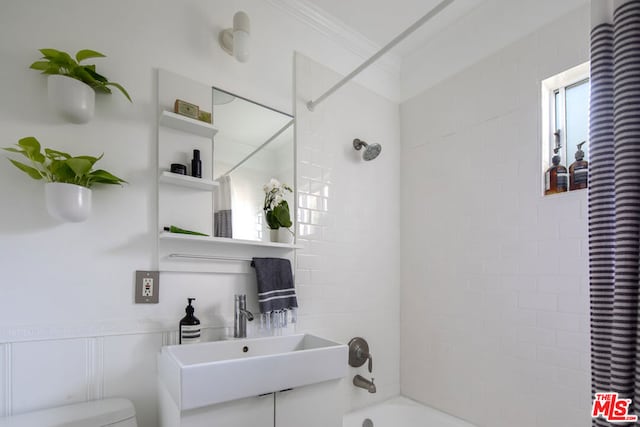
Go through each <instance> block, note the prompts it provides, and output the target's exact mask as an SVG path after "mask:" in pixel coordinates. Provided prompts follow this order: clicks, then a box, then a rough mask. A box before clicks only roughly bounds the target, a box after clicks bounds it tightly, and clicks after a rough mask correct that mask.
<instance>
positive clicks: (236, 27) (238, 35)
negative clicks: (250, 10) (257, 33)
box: [218, 11, 251, 62]
mask: <svg viewBox="0 0 640 427" xmlns="http://www.w3.org/2000/svg"><path fill="white" fill-rule="evenodd" d="M250 32H251V25H250V23H249V15H247V14H246V13H244V12H242V11H240V12H236V14H235V15H233V28H227V29H226V30H222V31H220V35H219V37H218V41H219V42H220V47H221V48H222V49H223V50H224V51H225V52H227V53H228V54H229V55H231V56H233V57H235V58H236V59H237V60H238V61H240V62H247V61H248V60H249V40H250V37H249V33H250Z"/></svg>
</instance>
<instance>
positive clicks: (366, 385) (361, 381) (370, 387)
mask: <svg viewBox="0 0 640 427" xmlns="http://www.w3.org/2000/svg"><path fill="white" fill-rule="evenodd" d="M353 385H354V386H356V387H360V388H363V389H365V390H367V391H368V392H369V393H375V392H376V385H375V384H374V383H373V378H371V381H369V380H368V379H366V378H365V377H363V376H362V375H356V376H355V377H353Z"/></svg>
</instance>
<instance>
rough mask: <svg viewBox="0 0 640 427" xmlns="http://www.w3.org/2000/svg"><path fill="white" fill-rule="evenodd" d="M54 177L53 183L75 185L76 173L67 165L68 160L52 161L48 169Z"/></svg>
mask: <svg viewBox="0 0 640 427" xmlns="http://www.w3.org/2000/svg"><path fill="white" fill-rule="evenodd" d="M47 169H48V170H49V172H50V173H51V175H52V176H53V182H67V183H73V182H74V179H75V177H76V174H75V172H73V170H72V169H71V168H70V167H69V165H67V163H66V160H52V161H51V164H50V165H49V167H48V168H47Z"/></svg>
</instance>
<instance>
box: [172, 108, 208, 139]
mask: <svg viewBox="0 0 640 427" xmlns="http://www.w3.org/2000/svg"><path fill="white" fill-rule="evenodd" d="M160 124H161V125H162V126H166V127H170V128H172V129H177V130H179V131H181V132H187V133H191V134H194V135H198V136H202V137H205V138H213V137H214V135H215V134H216V133H218V129H216V128H214V127H213V125H211V124H209V123H206V122H203V121H201V120H196V119H192V118H190V117H185V116H181V115H180V114H176V113H172V112H171V111H166V110H165V111H163V112H162V114H160Z"/></svg>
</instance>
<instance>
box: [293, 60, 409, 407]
mask: <svg viewBox="0 0 640 427" xmlns="http://www.w3.org/2000/svg"><path fill="white" fill-rule="evenodd" d="M296 71H297V74H296V100H297V107H296V117H297V118H298V124H297V127H296V134H297V141H298V184H297V185H298V220H299V239H300V241H301V242H303V245H304V249H301V250H299V251H298V256H297V261H298V266H297V277H296V282H297V286H298V295H299V296H300V300H301V307H302V308H301V309H300V327H301V328H302V329H304V330H310V331H314V332H317V333H318V334H320V335H322V336H327V337H329V338H333V339H336V340H339V341H342V342H348V341H349V340H350V339H351V338H353V337H355V336H361V337H363V338H365V339H366V340H367V341H368V342H369V348H370V351H371V353H372V355H373V361H374V363H373V374H369V373H368V372H367V371H366V365H365V366H363V367H361V368H357V369H356V368H352V369H351V370H350V374H349V376H348V378H347V379H346V380H345V381H343V390H344V392H345V397H347V399H346V401H345V409H347V410H348V409H350V408H354V407H360V406H364V405H367V404H371V403H374V402H377V401H380V400H383V399H385V398H387V397H390V396H394V395H397V394H398V393H399V391H400V381H399V380H400V378H399V377H400V374H399V363H400V355H399V350H400V342H399V341H400V337H399V328H400V251H399V248H400V225H399V217H400V195H399V189H400V135H399V132H398V130H399V108H398V105H397V104H395V103H392V102H389V101H387V100H386V99H384V98H382V97H380V96H378V95H375V94H373V93H371V92H370V91H368V90H365V89H363V88H362V87H360V86H358V85H356V84H354V83H349V84H348V85H346V86H345V87H343V89H341V90H340V91H339V92H336V93H335V95H333V96H332V97H330V98H327V100H326V101H325V102H324V103H322V104H320V105H319V106H317V107H316V109H315V110H314V112H310V111H309V110H307V108H306V106H305V103H306V101H308V100H309V99H316V98H317V97H318V96H319V95H320V94H321V93H322V92H323V91H324V88H326V87H328V85H330V82H332V81H336V79H337V78H338V77H339V76H337V75H336V73H335V72H332V71H330V70H328V69H327V68H326V67H323V66H321V65H319V64H317V63H315V62H313V61H311V60H309V59H308V58H306V57H304V56H302V55H296ZM354 138H360V139H362V140H364V141H368V142H370V143H379V144H381V145H382V153H381V154H380V156H379V157H378V158H376V159H375V160H373V161H370V162H365V161H363V160H362V155H361V153H360V152H357V151H355V150H354V149H353V145H352V141H353V140H354ZM356 374H361V375H363V376H364V377H367V378H370V377H372V376H373V377H374V378H375V380H376V384H377V390H378V391H377V393H376V394H369V393H367V391H365V390H362V389H355V388H354V387H353V386H352V385H351V380H352V378H353V376H354V375H356Z"/></svg>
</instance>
